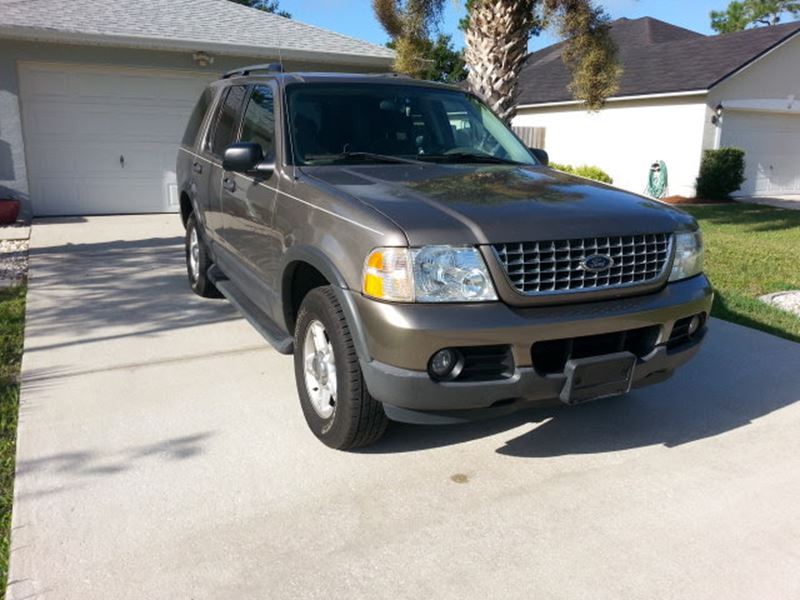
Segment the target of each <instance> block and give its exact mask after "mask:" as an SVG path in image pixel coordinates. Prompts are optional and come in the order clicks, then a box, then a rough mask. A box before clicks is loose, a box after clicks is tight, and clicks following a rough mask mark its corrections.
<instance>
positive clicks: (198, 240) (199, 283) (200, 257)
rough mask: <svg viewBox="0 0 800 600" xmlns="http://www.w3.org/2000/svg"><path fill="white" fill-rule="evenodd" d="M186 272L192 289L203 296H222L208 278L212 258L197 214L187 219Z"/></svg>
mask: <svg viewBox="0 0 800 600" xmlns="http://www.w3.org/2000/svg"><path fill="white" fill-rule="evenodd" d="M184 242H185V249H186V273H187V275H188V276H189V285H190V286H191V288H192V291H193V292H194V293H195V294H197V295H198V296H202V297H203V298H221V297H222V294H221V293H220V292H219V290H218V289H217V288H216V286H214V284H213V283H212V282H211V280H210V279H209V278H208V269H209V268H210V267H211V264H212V262H211V258H210V257H209V255H208V249H207V248H206V245H205V242H204V241H203V236H202V235H200V228H199V227H198V225H197V218H196V217H195V214H194V213H192V214H190V215H189V218H188V219H186V238H185V240H184Z"/></svg>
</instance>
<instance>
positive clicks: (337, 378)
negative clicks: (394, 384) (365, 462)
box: [294, 286, 388, 450]
mask: <svg viewBox="0 0 800 600" xmlns="http://www.w3.org/2000/svg"><path fill="white" fill-rule="evenodd" d="M294 349H295V350H294V372H295V379H296V381H297V393H298V395H299V396H300V406H301V407H302V409H303V415H304V416H305V418H306V422H307V423H308V426H309V428H310V429H311V431H312V432H313V433H314V435H316V436H317V437H318V438H319V439H320V441H322V443H324V444H325V445H326V446H329V447H331V448H335V449H337V450H350V449H352V448H358V447H361V446H367V445H369V444H372V443H374V442H376V441H377V440H378V439H380V438H381V436H382V435H383V434H384V432H385V431H386V426H387V424H388V419H387V418H386V413H385V412H384V411H383V405H382V404H381V403H380V402H378V401H377V400H375V399H374V398H373V397H372V396H370V395H369V392H368V391H367V386H366V384H365V383H364V378H363V376H362V374H361V367H360V366H359V364H358V356H357V354H356V350H355V346H354V345H353V339H352V336H351V335H350V328H349V326H348V324H347V319H346V318H345V315H344V311H343V310H342V307H341V306H340V305H339V301H338V300H337V299H336V294H335V293H334V291H333V290H332V289H331V287H330V286H324V287H318V288H314V289H313V290H311V291H310V292H309V293H308V294H307V295H306V297H305V299H304V300H303V303H302V305H301V306H300V311H299V314H298V317H297V326H296V327H295V336H294Z"/></svg>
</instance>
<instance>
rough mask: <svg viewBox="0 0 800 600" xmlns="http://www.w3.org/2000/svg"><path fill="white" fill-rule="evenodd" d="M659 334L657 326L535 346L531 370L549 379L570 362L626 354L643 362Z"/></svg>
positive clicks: (532, 353)
mask: <svg viewBox="0 0 800 600" xmlns="http://www.w3.org/2000/svg"><path fill="white" fill-rule="evenodd" d="M660 330H661V327H659V326H658V325H651V326H649V327H642V328H640V329H630V330H628V331H615V332H613V333H601V334H599V335H586V336H581V337H574V338H563V339H560V340H547V341H545V342H536V343H535V344H534V345H533V347H532V348H531V357H532V359H533V366H534V368H535V369H536V372H537V373H539V374H540V375H550V374H553V373H563V372H564V367H565V366H566V364H567V361H568V360H570V359H571V358H589V357H591V356H602V355H603V354H612V353H614V352H630V353H631V354H633V355H634V356H636V358H643V357H645V356H647V355H648V354H650V352H652V351H653V348H655V347H656V341H657V340H658V334H659V332H660Z"/></svg>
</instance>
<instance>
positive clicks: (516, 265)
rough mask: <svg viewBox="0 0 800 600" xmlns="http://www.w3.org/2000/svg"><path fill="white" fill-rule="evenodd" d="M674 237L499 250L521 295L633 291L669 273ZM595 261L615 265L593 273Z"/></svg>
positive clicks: (521, 245)
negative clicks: (588, 265) (590, 263)
mask: <svg viewBox="0 0 800 600" xmlns="http://www.w3.org/2000/svg"><path fill="white" fill-rule="evenodd" d="M671 245H672V235H671V234H669V233H648V234H642V235H623V236H610V237H597V238H582V239H572V240H551V241H546V242H518V243H511V244H494V245H493V248H494V251H495V254H496V255H497V258H498V260H499V261H500V264H502V265H503V268H504V269H505V271H506V273H507V274H508V278H509V280H510V281H511V284H512V285H513V286H514V288H515V289H516V290H517V291H518V292H520V293H521V294H526V295H529V296H535V295H538V294H563V293H573V292H581V291H592V290H602V289H606V288H618V287H629V286H635V285H641V284H646V283H651V282H653V281H656V280H658V279H659V278H660V277H661V276H662V275H663V274H664V271H665V269H666V268H667V262H668V261H669V257H670V252H671ZM593 255H600V256H603V257H608V258H610V259H612V260H613V261H614V262H613V265H612V266H611V267H610V268H608V269H606V270H603V271H600V272H592V271H590V270H587V269H585V268H584V266H583V261H584V260H585V259H587V258H589V257H591V256H593Z"/></svg>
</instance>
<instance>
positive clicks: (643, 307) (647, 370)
mask: <svg viewBox="0 0 800 600" xmlns="http://www.w3.org/2000/svg"><path fill="white" fill-rule="evenodd" d="M344 294H346V295H348V297H347V298H346V305H347V307H348V309H349V311H348V312H351V313H352V314H351V315H350V317H351V319H352V321H354V325H355V326H354V327H353V330H354V331H353V332H354V334H355V337H356V345H357V348H358V349H359V358H360V361H361V367H362V371H363V374H364V379H365V382H366V384H367V388H368V389H369V391H370V394H371V395H372V396H373V397H375V398H376V399H378V400H380V401H381V402H383V403H384V405H385V406H386V409H387V414H388V415H389V416H390V417H393V418H395V419H398V420H405V421H418V420H426V419H419V418H417V417H418V415H415V413H416V412H418V411H424V412H425V413H429V415H430V416H431V417H434V415H435V414H436V413H439V412H444V413H446V415H443V416H442V418H444V419H445V420H448V419H449V417H455V418H456V420H461V418H462V417H464V416H466V415H464V414H462V411H476V410H477V411H479V412H484V411H486V410H489V409H494V408H496V409H497V410H498V412H499V411H500V410H501V408H502V410H508V408H509V407H511V406H513V405H515V404H517V403H516V402H512V400H513V401H516V400H518V399H524V400H525V401H527V402H546V401H551V400H555V399H557V398H558V395H559V393H560V391H561V388H562V387H563V385H564V381H565V377H564V375H563V374H562V373H557V374H548V375H542V374H540V373H538V372H537V371H536V370H535V369H534V368H533V364H532V363H533V360H532V355H531V347H532V345H533V343H534V342H538V341H546V340H555V339H561V338H573V337H580V336H589V335H597V334H603V333H610V332H616V331H625V330H630V329H636V328H641V327H647V326H653V325H657V326H659V327H660V333H659V336H658V339H657V341H656V346H655V348H654V349H653V351H652V352H650V353H649V354H647V355H646V356H644V357H642V358H641V359H640V360H639V361H638V362H637V365H636V367H635V372H634V380H633V385H634V387H639V386H642V385H648V384H650V383H656V382H658V381H663V380H664V379H666V378H668V377H669V376H670V375H671V374H672V372H673V371H674V369H675V368H677V367H678V366H680V365H682V364H683V363H685V362H686V361H688V360H689V359H690V358H691V357H692V356H694V354H695V353H696V352H697V350H698V349H699V346H700V342H701V341H702V337H703V336H702V335H699V336H697V337H696V338H694V339H693V340H692V341H691V342H688V343H686V344H683V345H682V346H679V347H676V348H671V349H668V348H667V347H666V345H665V344H666V341H667V340H668V339H669V336H670V333H671V332H672V327H673V325H674V324H675V322H676V321H677V320H679V319H682V318H684V317H687V316H690V315H694V314H698V313H706V314H708V313H709V312H710V310H711V303H712V300H713V292H712V289H711V285H710V283H709V282H708V280H707V279H706V277H705V276H703V275H700V276H697V277H693V278H691V279H687V280H685V281H680V282H676V283H671V284H669V285H667V286H665V287H664V289H662V290H661V291H659V292H656V293H653V294H648V295H645V296H637V297H629V298H621V299H616V300H605V301H601V302H591V303H585V304H572V305H563V306H547V307H536V308H514V307H510V306H507V305H505V304H503V303H500V302H492V303H485V304H472V305H468V304H463V305H453V304H450V305H430V304H428V305H424V304H388V303H382V302H376V301H374V300H370V299H368V298H365V297H363V296H361V295H360V294H357V293H353V292H344ZM484 345H510V346H511V352H512V355H513V358H514V372H513V375H512V376H511V377H510V378H508V379H501V380H494V381H488V382H435V381H433V380H431V378H430V377H429V376H428V373H427V364H428V360H429V359H430V357H431V355H432V354H433V353H434V352H436V351H437V350H440V349H442V348H448V347H467V346H484ZM498 403H502V404H503V407H500V406H498ZM448 415H449V417H448ZM430 420H434V421H436V420H441V419H438V418H433V419H430Z"/></svg>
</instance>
